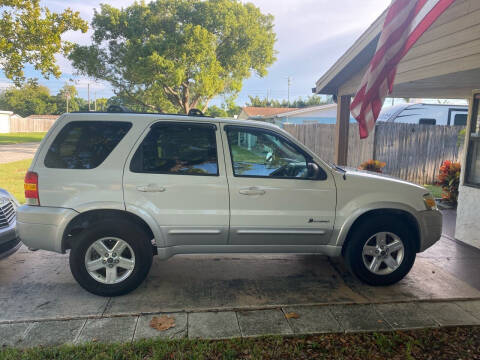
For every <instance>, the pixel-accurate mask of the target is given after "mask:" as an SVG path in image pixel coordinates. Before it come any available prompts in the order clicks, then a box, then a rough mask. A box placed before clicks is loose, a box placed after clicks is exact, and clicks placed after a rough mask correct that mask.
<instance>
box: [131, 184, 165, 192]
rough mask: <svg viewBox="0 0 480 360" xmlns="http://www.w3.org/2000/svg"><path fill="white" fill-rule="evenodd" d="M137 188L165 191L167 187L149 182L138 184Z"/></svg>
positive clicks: (146, 190) (143, 190)
mask: <svg viewBox="0 0 480 360" xmlns="http://www.w3.org/2000/svg"><path fill="white" fill-rule="evenodd" d="M137 190H138V191H141V192H164V191H165V190H166V189H165V188H164V187H163V186H158V185H155V184H148V185H142V186H137Z"/></svg>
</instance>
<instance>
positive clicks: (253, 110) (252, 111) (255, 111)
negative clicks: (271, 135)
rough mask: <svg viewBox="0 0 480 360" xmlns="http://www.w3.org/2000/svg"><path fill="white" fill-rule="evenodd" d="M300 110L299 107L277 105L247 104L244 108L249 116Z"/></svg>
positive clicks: (265, 115) (272, 114)
mask: <svg viewBox="0 0 480 360" xmlns="http://www.w3.org/2000/svg"><path fill="white" fill-rule="evenodd" d="M294 110H298V108H275V107H255V106H246V107H244V108H243V111H244V112H245V113H246V114H247V115H248V116H263V117H268V116H274V115H278V114H281V113H285V112H289V111H294Z"/></svg>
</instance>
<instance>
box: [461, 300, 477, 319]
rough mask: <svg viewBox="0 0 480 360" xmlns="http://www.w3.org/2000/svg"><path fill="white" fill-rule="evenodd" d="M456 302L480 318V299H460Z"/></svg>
mask: <svg viewBox="0 0 480 360" xmlns="http://www.w3.org/2000/svg"><path fill="white" fill-rule="evenodd" d="M456 304H457V305H458V306H460V307H461V308H462V309H463V310H465V311H466V312H468V313H469V314H470V315H472V316H473V317H475V318H477V319H480V300H472V301H458V302H456Z"/></svg>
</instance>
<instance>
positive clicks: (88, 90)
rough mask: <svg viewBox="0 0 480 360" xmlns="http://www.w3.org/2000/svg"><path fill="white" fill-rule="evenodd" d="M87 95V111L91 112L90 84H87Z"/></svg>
mask: <svg viewBox="0 0 480 360" xmlns="http://www.w3.org/2000/svg"><path fill="white" fill-rule="evenodd" d="M87 93H88V111H91V109H90V83H88V84H87Z"/></svg>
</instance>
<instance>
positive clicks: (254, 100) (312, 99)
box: [247, 95, 333, 108]
mask: <svg viewBox="0 0 480 360" xmlns="http://www.w3.org/2000/svg"><path fill="white" fill-rule="evenodd" d="M249 99H250V102H249V103H247V106H256V107H292V108H304V107H309V106H319V105H325V104H331V103H333V99H332V98H331V97H327V98H324V97H321V96H318V95H311V96H309V97H307V99H306V100H303V98H302V97H299V98H298V99H297V100H294V101H293V102H290V103H288V101H287V100H285V99H284V100H281V101H280V100H276V99H267V98H263V99H262V98H260V97H259V96H249Z"/></svg>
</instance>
